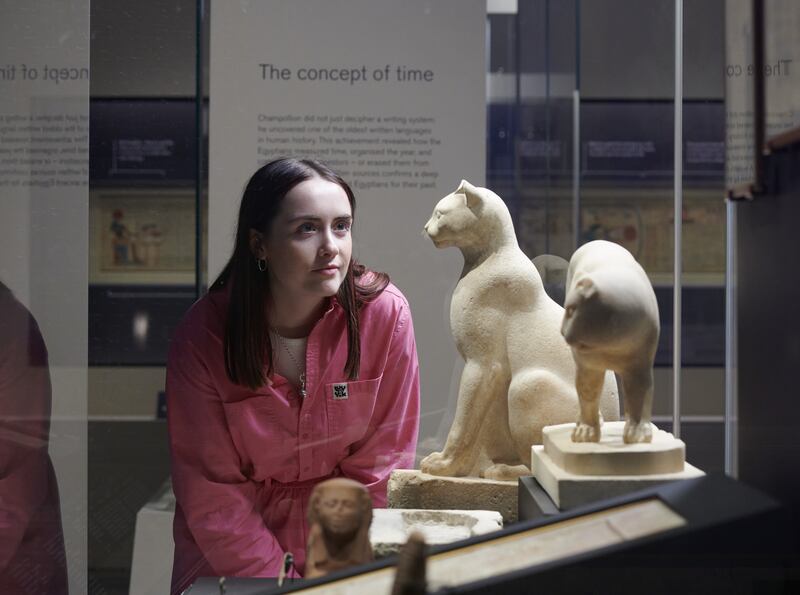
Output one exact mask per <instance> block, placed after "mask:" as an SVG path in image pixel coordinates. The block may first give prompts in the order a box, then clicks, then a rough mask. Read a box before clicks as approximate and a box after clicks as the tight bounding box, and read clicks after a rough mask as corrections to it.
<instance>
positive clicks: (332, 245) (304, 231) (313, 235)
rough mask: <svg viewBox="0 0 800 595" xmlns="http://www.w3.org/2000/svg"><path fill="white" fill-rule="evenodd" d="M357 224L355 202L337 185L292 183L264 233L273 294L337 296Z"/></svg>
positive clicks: (318, 181) (316, 180) (317, 180)
mask: <svg viewBox="0 0 800 595" xmlns="http://www.w3.org/2000/svg"><path fill="white" fill-rule="evenodd" d="M352 223H353V214H352V211H351V209H350V201H349V200H348V199H347V194H346V193H345V191H344V189H343V188H342V187H341V186H339V185H338V184H336V183H334V182H329V181H327V180H323V179H322V178H311V179H310V180H306V181H304V182H301V183H300V184H298V185H297V186H295V187H294V188H292V190H290V191H289V193H288V194H287V195H286V196H285V197H284V199H283V203H282V204H281V209H280V211H279V212H278V215H277V217H276V218H275V219H274V220H273V221H272V224H271V226H270V229H269V230H268V233H267V234H266V236H265V237H263V257H264V258H266V259H267V267H268V271H269V273H268V274H269V280H270V287H271V291H272V293H273V295H277V294H278V293H279V292H282V293H283V294H284V295H285V296H286V297H293V296H296V297H297V298H303V297H311V296H315V297H320V298H324V297H328V296H332V295H335V294H336V292H337V291H339V286H340V285H341V284H342V281H343V280H344V278H345V275H346V273H347V268H348V266H349V264H350V255H351V254H352V251H353V241H352V237H351V235H350V228H351V226H352Z"/></svg>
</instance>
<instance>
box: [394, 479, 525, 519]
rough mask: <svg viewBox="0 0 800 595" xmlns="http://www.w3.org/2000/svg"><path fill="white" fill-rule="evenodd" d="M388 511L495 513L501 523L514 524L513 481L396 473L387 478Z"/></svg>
mask: <svg viewBox="0 0 800 595" xmlns="http://www.w3.org/2000/svg"><path fill="white" fill-rule="evenodd" d="M387 495H388V507H389V508H424V509H431V510H495V511H497V512H499V513H500V514H501V515H502V516H503V522H504V523H513V522H515V521H516V520H517V481H516V480H514V481H496V480H493V479H482V478H480V477H440V476H438V475H429V474H427V473H423V472H422V471H419V470H417V469H397V470H395V471H393V472H392V475H391V476H390V477H389V485H388V490H387Z"/></svg>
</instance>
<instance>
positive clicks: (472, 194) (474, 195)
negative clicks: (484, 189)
mask: <svg viewBox="0 0 800 595" xmlns="http://www.w3.org/2000/svg"><path fill="white" fill-rule="evenodd" d="M477 190H478V189H477V188H475V186H473V185H472V184H470V183H469V182H467V181H466V180H461V184H459V186H458V190H456V192H457V193H458V194H463V195H464V196H465V197H466V199H467V207H468V208H469V209H474V208H475V207H477V206H478V205H480V204H481V203H482V202H483V199H482V197H481V195H480V194H479V193H478V192H477Z"/></svg>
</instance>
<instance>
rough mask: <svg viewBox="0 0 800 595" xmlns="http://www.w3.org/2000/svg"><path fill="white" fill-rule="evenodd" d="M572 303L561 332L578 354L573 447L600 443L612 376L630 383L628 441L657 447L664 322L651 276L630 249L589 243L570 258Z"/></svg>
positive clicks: (625, 394)
mask: <svg viewBox="0 0 800 595" xmlns="http://www.w3.org/2000/svg"><path fill="white" fill-rule="evenodd" d="M564 305H565V306H566V309H565V311H564V320H563V322H562V326H561V334H562V335H563V336H564V339H566V341H567V343H568V344H569V345H570V347H571V348H572V355H573V357H574V359H575V365H576V368H577V376H576V388H577V391H578V397H579V398H580V415H579V420H578V424H577V426H576V428H575V431H574V432H573V434H572V440H573V442H597V441H599V440H600V431H599V430H600V427H599V424H598V423H597V420H598V416H599V402H600V395H601V394H602V386H603V377H604V375H605V374H606V373H607V370H613V371H614V372H616V373H617V374H618V375H619V377H620V379H621V380H622V398H623V401H624V404H625V419H626V421H625V427H624V430H623V441H624V442H625V443H626V444H631V443H637V442H650V441H651V440H652V428H651V425H650V419H651V414H652V407H653V360H654V359H655V355H656V348H657V347H658V334H659V322H658V302H657V301H656V295H655V292H654V291H653V286H652V285H651V284H650V280H649V279H648V277H647V273H645V271H644V269H643V268H642V267H641V266H640V265H639V263H638V262H636V259H635V258H634V257H633V255H632V254H631V253H630V252H628V251H627V250H626V249H625V248H623V247H622V246H620V245H618V244H614V243H613V242H606V241H605V240H596V241H593V242H589V243H587V244H584V245H583V246H581V247H580V248H578V249H577V250H576V251H575V254H573V255H572V258H571V259H570V262H569V268H568V269H567V296H566V300H565V302H564ZM588 428H591V429H588ZM595 429H596V430H597V431H596V432H595V431H594V430H595Z"/></svg>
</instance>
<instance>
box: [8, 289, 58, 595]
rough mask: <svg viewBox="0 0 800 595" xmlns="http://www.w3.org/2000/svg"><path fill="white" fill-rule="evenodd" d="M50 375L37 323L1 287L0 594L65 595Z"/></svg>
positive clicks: (11, 295) (9, 292) (25, 309)
mask: <svg viewBox="0 0 800 595" xmlns="http://www.w3.org/2000/svg"><path fill="white" fill-rule="evenodd" d="M50 399H51V387H50V370H49V368H48V363H47V347H46V346H45V343H44V339H43V337H42V334H41V332H40V331H39V325H38V324H37V323H36V320H35V319H34V318H33V316H32V315H31V313H30V312H29V311H28V309H27V308H26V307H25V306H23V305H22V304H21V303H20V302H19V301H18V300H17V299H16V298H15V297H14V294H13V293H12V292H11V290H10V289H9V288H8V287H6V286H5V285H4V284H3V283H2V282H0V593H3V595H17V594H19V595H28V594H30V595H34V594H35V595H40V594H42V593H47V594H48V595H54V594H55V595H57V594H60V593H67V568H66V559H65V555H64V536H63V533H62V529H61V514H60V507H59V497H58V485H57V483H56V476H55V472H54V470H53V464H52V462H51V461H50V455H49V454H48V443H49V433H50Z"/></svg>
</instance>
